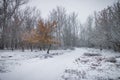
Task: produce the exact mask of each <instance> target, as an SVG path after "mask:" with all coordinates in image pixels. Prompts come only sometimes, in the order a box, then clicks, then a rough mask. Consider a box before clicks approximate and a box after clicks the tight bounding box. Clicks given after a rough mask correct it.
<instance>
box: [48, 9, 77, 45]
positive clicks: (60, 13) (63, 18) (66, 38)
mask: <svg viewBox="0 0 120 80" xmlns="http://www.w3.org/2000/svg"><path fill="white" fill-rule="evenodd" d="M49 19H50V20H51V21H54V20H55V21H57V31H56V37H57V38H58V40H59V41H60V42H61V44H60V46H61V47H75V46H78V44H79V42H78V40H79V35H78V34H79V29H78V27H79V26H78V19H77V14H76V13H74V12H73V13H71V14H67V13H66V10H65V9H64V8H62V7H57V8H56V9H53V10H52V11H51V12H50V15H49ZM60 46H59V47H60Z"/></svg>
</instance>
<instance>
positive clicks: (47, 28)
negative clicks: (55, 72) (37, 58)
mask: <svg viewBox="0 0 120 80" xmlns="http://www.w3.org/2000/svg"><path fill="white" fill-rule="evenodd" d="M56 25H57V23H56V21H53V22H50V21H47V22H44V21H43V20H40V21H39V22H38V26H37V28H36V29H32V30H31V31H30V33H24V35H23V36H22V39H23V41H26V42H28V43H33V44H36V43H37V44H40V45H49V47H48V50H47V53H48V54H49V50H50V47H51V45H52V44H57V43H58V42H57V40H56V39H55V37H53V35H52V33H53V32H54V30H55V28H56Z"/></svg>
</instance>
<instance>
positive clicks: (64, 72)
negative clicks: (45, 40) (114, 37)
mask: <svg viewBox="0 0 120 80" xmlns="http://www.w3.org/2000/svg"><path fill="white" fill-rule="evenodd" d="M0 80H120V53H116V52H114V51H112V50H102V51H100V50H99V49H92V48H76V49H75V50H52V51H51V53H50V54H49V55H47V54H46V52H45V51H37V50H35V51H33V52H30V51H25V52H21V51H14V52H12V51H0Z"/></svg>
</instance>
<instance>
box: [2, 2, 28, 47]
mask: <svg viewBox="0 0 120 80" xmlns="http://www.w3.org/2000/svg"><path fill="white" fill-rule="evenodd" d="M26 2H27V0H2V1H0V3H2V7H1V8H0V10H2V15H1V16H2V17H1V24H2V25H1V42H0V49H4V48H5V46H7V45H8V44H7V41H6V40H8V39H9V37H8V36H7V34H8V32H7V31H8V26H9V24H8V23H7V22H9V21H11V20H12V16H13V15H14V13H15V11H16V10H17V9H19V7H20V6H21V5H23V4H25V3H26ZM0 6H1V5H0Z"/></svg>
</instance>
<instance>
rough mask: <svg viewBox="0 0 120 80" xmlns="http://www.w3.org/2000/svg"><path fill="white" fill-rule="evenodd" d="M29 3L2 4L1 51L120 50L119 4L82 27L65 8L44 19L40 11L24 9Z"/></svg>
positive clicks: (11, 0)
mask: <svg viewBox="0 0 120 80" xmlns="http://www.w3.org/2000/svg"><path fill="white" fill-rule="evenodd" d="M26 3H28V1H27V0H2V1H0V49H2V50H3V49H11V50H14V49H22V50H23V51H24V49H31V51H32V50H33V49H40V50H45V49H48V51H47V53H49V50H50V48H51V46H52V48H53V49H59V48H63V49H65V48H71V47H95V48H100V49H103V48H107V49H113V50H115V51H119V50H120V2H117V3H115V4H114V5H112V6H108V7H107V8H105V9H104V10H102V11H99V12H94V14H93V15H90V16H89V17H88V19H87V20H86V23H84V24H81V23H80V21H79V18H78V14H76V13H75V12H72V13H70V14H68V13H67V12H66V9H65V8H63V7H56V8H55V9H53V10H51V11H50V13H49V15H48V17H47V18H46V19H43V18H42V17H41V12H40V10H38V9H36V8H31V7H25V8H21V7H23V6H24V5H25V4H26Z"/></svg>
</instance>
